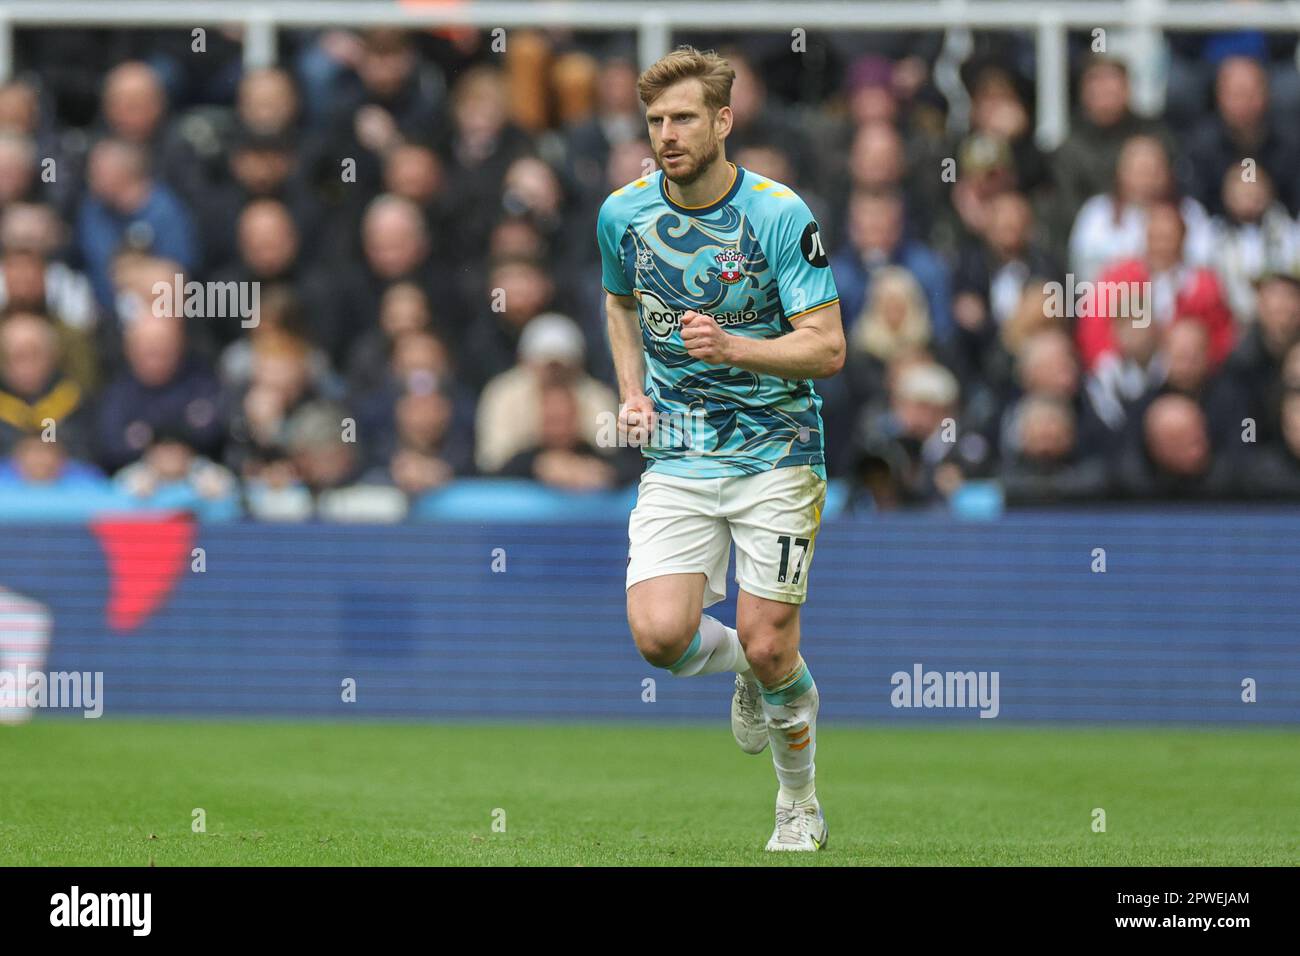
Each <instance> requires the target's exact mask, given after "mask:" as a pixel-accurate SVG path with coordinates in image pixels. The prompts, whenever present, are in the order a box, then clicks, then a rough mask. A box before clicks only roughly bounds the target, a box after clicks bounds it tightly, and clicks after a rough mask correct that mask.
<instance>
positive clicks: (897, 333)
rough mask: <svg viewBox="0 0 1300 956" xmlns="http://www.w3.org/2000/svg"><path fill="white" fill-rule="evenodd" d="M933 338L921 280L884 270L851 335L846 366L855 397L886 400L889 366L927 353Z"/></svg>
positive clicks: (861, 400)
mask: <svg viewBox="0 0 1300 956" xmlns="http://www.w3.org/2000/svg"><path fill="white" fill-rule="evenodd" d="M932 337H933V330H932V328H931V323H930V311H929V308H928V307H927V305H926V301H925V298H924V296H923V295H922V293H921V286H920V284H919V283H918V282H917V281H916V279H915V278H914V277H913V276H912V274H911V273H910V272H908V271H907V270H906V269H903V268H900V267H898V266H885V267H884V268H882V269H880V270H879V271H878V272H877V273H876V275H875V278H874V279H873V280H872V283H871V297H870V299H869V301H868V302H867V305H866V308H865V309H864V310H863V312H862V316H861V318H860V319H859V320H858V322H857V323H856V324H855V325H854V327H853V331H852V332H851V333H849V335H848V356H847V358H846V360H845V366H846V373H847V375H848V376H849V379H850V383H851V385H852V392H853V395H854V398H855V400H856V401H857V402H858V403H859V404H865V403H873V402H880V401H883V400H884V398H885V397H886V394H887V388H886V381H887V370H888V368H889V366H890V365H891V364H893V363H894V362H896V361H897V360H899V359H905V358H912V357H914V356H916V355H917V354H925V353H927V352H928V350H929V345H930V341H931V339H932Z"/></svg>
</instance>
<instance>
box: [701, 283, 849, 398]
mask: <svg viewBox="0 0 1300 956" xmlns="http://www.w3.org/2000/svg"><path fill="white" fill-rule="evenodd" d="M790 324H791V325H792V326H794V331H792V332H787V333H786V334H785V335H780V336H777V337H776V338H774V339H751V338H746V337H745V336H743V335H732V334H731V333H729V332H724V331H722V329H721V328H720V327H719V326H718V323H717V322H715V321H714V320H713V319H712V318H711V317H710V316H707V315H702V314H700V313H699V312H693V311H692V312H687V313H686V314H685V315H683V316H682V344H683V345H684V346H685V347H686V351H687V352H689V353H690V354H691V356H693V357H694V358H697V359H699V360H700V361H701V362H708V363H709V364H710V365H730V366H731V367H733V368H743V369H747V370H749V371H751V372H762V373H766V374H768V375H777V376H780V377H781V378H791V379H796V378H830V377H831V376H832V375H836V374H838V373H839V371H840V369H842V368H843V367H844V325H843V323H842V322H841V321H840V304H839V302H838V301H836V302H828V303H827V304H826V305H824V306H822V307H821V308H819V309H814V310H813V311H811V312H806V313H804V314H803V315H801V316H799V317H798V318H796V319H793V320H792V321H791V322H790Z"/></svg>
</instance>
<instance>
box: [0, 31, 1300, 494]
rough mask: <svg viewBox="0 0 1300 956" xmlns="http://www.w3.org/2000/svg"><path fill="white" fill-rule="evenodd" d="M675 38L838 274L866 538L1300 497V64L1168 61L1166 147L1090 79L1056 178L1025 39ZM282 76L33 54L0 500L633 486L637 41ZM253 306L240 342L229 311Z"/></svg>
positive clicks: (9, 200)
mask: <svg viewBox="0 0 1300 956" xmlns="http://www.w3.org/2000/svg"><path fill="white" fill-rule="evenodd" d="M683 39H691V40H695V42H697V43H699V44H701V45H704V44H706V43H707V44H708V45H713V46H717V47H718V48H719V49H720V50H721V51H722V52H724V53H725V54H726V55H727V56H728V57H729V59H730V60H731V62H732V65H733V66H734V67H735V69H736V73H737V77H736V84H735V88H734V90H733V100H732V106H733V110H734V113H735V130H734V132H733V134H732V136H731V138H730V139H729V141H728V156H729V158H731V159H732V160H734V161H736V162H738V163H740V164H741V165H742V166H744V167H746V168H747V169H750V170H752V171H754V172H755V173H757V174H759V175H762V176H767V177H771V178H774V179H777V180H779V181H782V182H785V183H787V184H789V185H791V186H793V187H794V188H795V189H796V190H798V191H799V193H800V194H801V195H802V196H803V197H804V198H805V199H806V200H807V202H808V204H809V206H810V207H811V208H812V209H813V211H814V213H815V214H816V215H817V216H818V218H819V219H820V221H821V223H822V230H823V233H824V234H825V235H826V236H827V237H828V238H829V240H830V241H828V243H827V245H828V248H829V249H830V251H831V255H832V269H833V271H834V275H835V279H836V282H837V285H838V287H839V291H840V296H841V308H842V315H843V319H844V325H845V331H846V336H847V340H848V343H849V359H848V362H847V364H846V368H845V371H844V373H842V374H841V375H840V376H838V377H837V378H835V379H833V380H829V381H825V382H819V383H818V390H819V392H820V393H821V394H822V396H823V401H824V405H823V417H824V419H825V424H826V442H827V455H828V469H829V471H830V472H831V475H832V477H839V478H844V479H846V480H847V481H848V483H849V485H850V487H851V489H852V492H851V495H850V500H851V502H852V503H853V504H854V506H855V507H864V508H891V507H900V506H916V505H934V504H940V503H942V502H943V501H944V500H945V499H948V498H950V497H951V496H952V495H954V494H956V493H957V492H958V491H959V490H960V489H961V488H962V487H963V486H964V485H965V484H966V483H967V482H971V481H989V480H993V481H996V482H998V483H999V484H1000V486H1001V487H1002V488H1003V489H1004V491H1005V494H1006V496H1007V499H1008V501H1010V502H1011V503H1013V504H1014V503H1037V502H1060V501H1084V500H1112V499H1121V498H1154V499H1169V500H1173V499H1208V498H1252V499H1263V498H1279V497H1294V496H1300V220H1297V211H1298V206H1300V141H1298V140H1297V139H1296V137H1295V133H1296V132H1297V131H1296V130H1295V129H1294V128H1293V127H1294V123H1293V122H1288V121H1287V119H1286V117H1287V116H1291V117H1294V116H1296V115H1300V78H1298V77H1297V76H1296V67H1295V59H1294V54H1295V46H1296V38H1295V36H1294V35H1292V36H1290V37H1289V39H1287V40H1286V41H1284V42H1282V43H1281V44H1280V45H1279V41H1277V40H1270V41H1265V40H1264V39H1263V38H1262V37H1259V36H1255V35H1249V34H1232V35H1226V36H1211V37H1206V38H1195V39H1194V40H1184V39H1178V38H1175V41H1176V42H1174V43H1173V44H1172V47H1171V49H1172V52H1173V54H1174V57H1173V60H1172V62H1173V64H1174V71H1173V74H1172V75H1176V76H1177V77H1178V81H1179V86H1178V89H1177V93H1176V95H1175V91H1174V90H1173V87H1172V86H1171V94H1170V96H1169V98H1168V99H1167V102H1166V109H1165V112H1164V114H1163V115H1162V116H1159V117H1154V118H1152V117H1144V116H1139V115H1138V114H1136V113H1135V112H1134V110H1133V108H1132V106H1131V104H1130V84H1129V77H1128V75H1127V72H1126V70H1125V67H1124V65H1123V64H1122V62H1121V61H1119V60H1117V59H1113V58H1110V57H1107V56H1105V55H1097V54H1093V53H1091V52H1090V51H1088V50H1087V49H1086V48H1084V49H1080V50H1075V51H1074V55H1072V58H1071V59H1072V64H1073V67H1074V71H1073V81H1072V101H1073V103H1074V106H1075V109H1074V115H1073V119H1072V126H1071V132H1070V135H1069V138H1068V139H1067V140H1066V141H1065V142H1064V143H1062V144H1061V145H1060V146H1059V147H1057V148H1056V149H1054V150H1047V151H1045V150H1043V149H1040V148H1039V146H1038V145H1037V144H1036V141H1035V138H1034V135H1033V134H1034V115H1033V106H1034V90H1033V87H1032V83H1031V82H1029V81H1027V80H1026V79H1025V77H1026V76H1032V75H1033V71H1032V63H1031V62H1030V61H1029V60H1027V56H1026V46H1025V41H1024V40H1023V39H1018V38H1016V37H1014V36H998V35H992V34H990V35H989V36H987V37H985V36H981V37H980V39H979V42H978V43H976V44H975V49H974V50H973V51H971V53H970V55H968V56H964V57H963V58H962V59H961V60H960V62H953V63H950V62H949V61H948V59H947V58H948V57H949V55H950V51H949V49H948V47H947V46H946V45H945V44H944V42H943V37H942V35H941V34H939V35H902V34H898V35H892V34H891V35H882V36H880V37H873V38H867V37H863V36H854V35H847V36H844V37H837V38H833V39H831V40H827V41H826V42H825V43H824V44H813V41H812V40H810V41H809V42H810V46H813V45H815V46H816V52H817V56H815V57H810V55H809V54H806V53H792V52H790V50H789V48H788V38H786V40H785V41H784V42H785V43H786V46H785V47H784V48H782V47H779V46H774V45H773V42H772V41H771V40H770V38H769V39H764V40H759V39H757V38H755V39H752V41H737V40H736V38H735V37H730V38H728V37H721V38H710V37H700V38H683ZM778 39H779V38H778ZM710 40H712V41H714V42H712V43H709V41H710ZM280 42H281V50H280V51H279V52H280V57H279V62H280V63H281V64H282V66H280V67H276V68H264V69H256V70H245V69H243V68H242V66H241V59H240V46H239V38H238V36H236V35H227V34H224V33H222V32H220V31H217V30H215V29H214V30H212V31H209V32H208V34H207V35H206V36H205V38H204V49H203V51H202V52H195V51H194V40H193V37H192V35H191V34H188V33H186V34H183V35H178V34H175V33H165V32H155V31H103V32H96V31H64V30H45V31H19V32H18V34H17V35H16V41H15V55H16V60H17V65H18V67H19V69H18V71H17V72H16V74H15V78H14V79H12V80H10V81H9V82H7V83H5V84H4V85H3V86H0V491H2V490H5V489H11V490H12V489H15V488H20V489H21V488H34V487H42V488H46V489H60V488H63V489H67V490H69V491H71V492H76V491H77V490H78V489H82V488H87V487H91V486H96V485H98V486H101V487H104V486H110V487H113V488H115V489H117V490H118V491H120V492H122V493H124V494H127V495H130V496H131V497H133V498H135V499H137V500H141V501H153V500H157V501H162V500H168V501H172V500H177V499H176V498H175V494H176V492H177V491H178V489H179V490H180V491H182V492H184V494H187V495H190V496H192V497H193V498H194V499H195V500H200V501H206V502H213V503H227V504H231V505H232V506H234V507H236V508H237V509H238V510H239V511H240V512H241V513H247V514H251V515H253V516H257V517H263V518H268V519H297V518H305V517H310V516H312V515H320V514H327V513H329V512H330V511H331V509H343V510H346V509H347V508H349V507H353V506H356V507H361V508H362V510H363V511H364V510H366V509H369V513H373V514H376V515H385V514H387V515H392V516H400V515H401V514H402V513H404V511H405V509H406V508H407V507H408V506H409V504H410V503H411V502H412V501H414V500H416V499H418V498H419V497H420V496H422V495H424V494H426V493H428V492H430V491H433V490H435V489H437V488H439V487H441V486H442V485H444V484H446V483H447V482H449V481H452V480H454V479H456V478H458V477H465V476H480V475H481V476H492V475H496V476H509V477H516V478H526V479H532V480H534V481H537V482H540V483H542V484H544V485H548V486H551V487H556V488H566V489H612V488H618V487H623V486H626V485H627V484H629V483H631V482H633V481H635V479H636V478H637V476H638V474H639V472H640V468H641V461H640V455H639V453H638V452H637V451H636V450H635V449H629V448H618V447H610V444H611V443H610V441H609V440H608V438H609V434H610V430H609V427H608V426H609V422H610V414H609V413H611V412H612V411H613V410H614V409H616V407H617V395H616V392H615V390H614V388H613V369H612V365H611V361H610V356H609V350H608V346H607V343H606V339H605V332H604V317H603V311H602V299H603V293H602V291H601V284H600V275H599V262H598V256H597V250H596V244H595V240H594V223H595V215H596V210H597V209H598V207H599V205H600V203H601V202H602V201H603V199H604V198H605V196H606V195H607V194H608V193H609V192H610V191H612V190H613V189H615V188H617V187H619V186H621V185H623V184H625V183H627V182H628V181H630V180H633V179H635V178H637V177H639V176H641V175H643V174H644V173H645V172H647V171H648V170H649V169H652V168H653V159H652V154H651V152H650V148H649V144H648V141H647V138H646V130H645V124H644V120H643V119H642V113H641V106H640V103H639V101H638V99H637V96H636V89H635V80H636V75H637V70H636V66H635V61H634V57H633V55H632V49H631V48H630V46H627V45H622V44H620V43H619V42H618V41H617V40H602V41H597V40H591V39H584V38H582V37H581V36H573V35H565V34H556V33H540V32H528V31H511V32H510V33H509V35H508V39H507V43H506V48H505V50H504V51H501V50H494V49H493V44H492V40H491V37H490V36H489V35H488V34H483V33H480V32H478V31H473V30H455V31H436V32H399V31H392V30H374V31H358V32H350V31H323V32H318V33H310V34H306V33H305V34H285V35H283V36H282V37H281V41H280ZM1288 57H1289V59H1288ZM950 66H951V67H953V69H951V70H950V69H948V68H949V67H950ZM949 74H951V75H949ZM945 77H946V79H945ZM1171 82H1172V80H1171ZM186 283H189V284H190V285H186ZM1108 285H1124V286H1125V287H1128V286H1132V287H1133V288H1140V289H1143V290H1145V292H1144V293H1143V295H1142V297H1141V301H1140V307H1135V306H1134V304H1133V302H1126V301H1121V302H1117V301H1114V300H1113V299H1112V298H1110V297H1108V296H1105V295H1101V294H1098V293H1097V291H1096V290H1100V289H1103V288H1105V287H1107V286H1108ZM192 287H197V288H198V290H199V293H198V297H197V298H198V301H199V302H200V303H201V306H199V307H195V308H190V307H188V306H187V303H188V302H189V293H188V291H187V290H189V289H190V288H192ZM253 287H255V288H256V289H257V295H256V298H255V300H254V303H253V304H254V305H255V308H254V310H253V312H254V313H255V314H252V315H244V314H239V312H238V310H236V309H233V308H231V307H230V306H231V305H232V303H233V302H235V301H237V297H236V298H227V299H222V298H220V297H219V296H218V298H217V299H215V300H214V298H213V295H212V290H234V289H250V288H253ZM160 288H167V289H169V290H170V289H175V290H176V294H174V295H173V294H171V292H169V293H168V294H167V295H165V296H164V295H160V294H159V292H158V290H159V289H160ZM245 298H247V297H246V296H245ZM214 301H216V302H217V304H218V306H221V305H222V304H223V303H224V306H225V307H224V308H222V307H218V308H216V309H215V310H214V308H213V302H214ZM216 313H220V314H216ZM250 319H251V320H250ZM51 438H54V439H55V440H50V439H51ZM169 495H170V497H169ZM358 502H362V504H360V505H358V504H357V503H358Z"/></svg>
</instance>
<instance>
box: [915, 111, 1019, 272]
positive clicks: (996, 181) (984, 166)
mask: <svg viewBox="0 0 1300 956" xmlns="http://www.w3.org/2000/svg"><path fill="white" fill-rule="evenodd" d="M955 174H956V177H957V181H956V182H955V183H954V184H953V186H952V189H951V190H950V191H949V193H948V197H947V203H946V204H945V205H944V206H943V207H941V208H940V209H939V210H938V212H937V213H936V215H935V223H934V226H933V228H932V230H931V232H930V241H931V243H932V244H933V245H934V247H935V248H936V249H938V250H939V251H940V253H941V254H943V255H944V256H946V257H947V258H948V260H949V261H956V259H957V257H958V255H959V254H960V252H959V251H960V250H961V249H962V248H963V247H965V246H969V245H971V244H972V243H977V242H979V241H980V237H981V236H982V235H983V234H984V230H985V229H986V227H987V225H988V220H989V216H990V213H991V207H992V204H993V200H994V199H995V198H996V197H998V196H1000V195H1001V194H1002V193H1004V192H1007V191H1009V190H1011V189H1014V188H1015V181H1016V175H1015V165H1014V161H1013V159H1012V156H1011V148H1010V147H1009V146H1008V145H1007V143H1006V141H1005V140H1003V139H1002V138H1001V137H998V136H993V135H991V134H988V133H977V134H975V135H972V136H969V137H967V138H966V139H965V140H963V141H962V143H961V145H960V147H959V149H958V153H957V157H956V169H955Z"/></svg>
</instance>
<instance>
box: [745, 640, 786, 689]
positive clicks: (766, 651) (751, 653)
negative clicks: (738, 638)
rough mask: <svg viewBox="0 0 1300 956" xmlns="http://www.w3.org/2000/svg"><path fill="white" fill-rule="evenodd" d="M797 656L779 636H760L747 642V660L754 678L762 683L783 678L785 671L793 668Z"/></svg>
mask: <svg viewBox="0 0 1300 956" xmlns="http://www.w3.org/2000/svg"><path fill="white" fill-rule="evenodd" d="M795 654H796V652H795V651H793V650H791V648H789V647H788V646H787V645H786V642H784V641H782V640H781V639H780V635H778V634H771V635H765V634H760V635H758V636H756V637H752V638H747V640H746V642H745V659H746V660H748V661H749V666H750V667H751V668H752V669H753V671H754V676H756V677H757V678H758V679H759V680H762V681H770V680H775V679H776V678H777V677H779V676H781V674H782V672H783V671H785V670H788V669H789V668H790V667H791V666H793V663H794V658H795Z"/></svg>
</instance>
